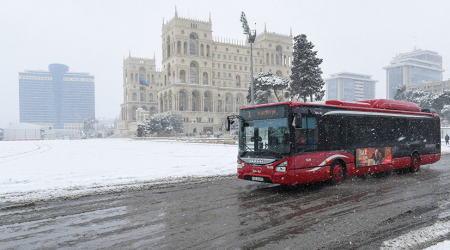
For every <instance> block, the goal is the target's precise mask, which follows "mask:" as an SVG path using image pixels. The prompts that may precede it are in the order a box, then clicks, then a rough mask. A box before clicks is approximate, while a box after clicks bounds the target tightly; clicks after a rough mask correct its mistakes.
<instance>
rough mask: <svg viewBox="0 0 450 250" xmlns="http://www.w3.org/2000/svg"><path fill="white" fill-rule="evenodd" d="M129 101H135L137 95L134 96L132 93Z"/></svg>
mask: <svg viewBox="0 0 450 250" xmlns="http://www.w3.org/2000/svg"><path fill="white" fill-rule="evenodd" d="M131 100H132V101H133V102H135V101H137V94H136V92H134V93H133V94H131Z"/></svg>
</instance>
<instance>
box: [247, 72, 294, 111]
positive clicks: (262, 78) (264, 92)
mask: <svg viewBox="0 0 450 250" xmlns="http://www.w3.org/2000/svg"><path fill="white" fill-rule="evenodd" d="M253 84H254V98H255V103H256V104H265V103H269V102H270V101H271V100H270V97H271V95H272V93H273V94H274V96H275V98H276V101H277V102H280V101H281V99H282V98H283V97H285V94H286V93H287V92H286V89H287V88H288V86H289V84H290V81H289V80H287V79H285V78H283V77H279V76H275V75H273V74H272V73H259V74H258V75H256V76H255V77H253ZM247 100H248V102H250V101H251V86H250V87H249V88H248V95H247Z"/></svg>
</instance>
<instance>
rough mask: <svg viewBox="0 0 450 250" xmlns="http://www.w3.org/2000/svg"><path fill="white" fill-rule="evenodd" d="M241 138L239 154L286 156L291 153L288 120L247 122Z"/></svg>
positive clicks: (242, 129) (244, 124)
mask: <svg viewBox="0 0 450 250" xmlns="http://www.w3.org/2000/svg"><path fill="white" fill-rule="evenodd" d="M242 125H243V126H242V127H241V131H240V132H241V135H240V137H239V140H240V142H239V154H240V155H241V156H242V155H243V154H245V153H248V152H254V153H267V154H275V155H279V154H286V153H289V152H290V145H291V143H290V141H291V139H290V133H289V127H288V119H287V118H278V119H265V120H253V121H245V122H244V123H243V124H242Z"/></svg>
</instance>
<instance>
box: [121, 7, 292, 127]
mask: <svg viewBox="0 0 450 250" xmlns="http://www.w3.org/2000/svg"><path fill="white" fill-rule="evenodd" d="M237 29H239V30H240V27H238V28H237ZM161 40H162V55H163V58H162V68H161V69H160V70H155V59H144V58H134V57H129V58H127V59H125V60H124V62H123V93H124V102H123V104H122V105H121V107H122V109H121V121H120V122H119V123H118V127H119V129H123V130H132V129H133V128H131V127H128V124H131V123H133V122H135V121H136V120H137V119H136V110H137V109H138V108H142V109H143V110H146V111H147V112H149V114H150V115H151V114H154V113H155V112H156V113H160V114H166V113H172V114H179V115H181V116H182V117H183V120H184V125H185V126H184V127H185V129H184V133H202V132H203V133H207V132H210V133H215V132H218V131H220V130H221V129H222V128H223V125H224V124H225V120H226V117H227V116H228V115H231V114H237V113H239V109H240V108H241V107H244V106H248V105H249V103H248V101H247V98H246V97H247V94H248V89H249V86H250V82H251V74H250V66H251V57H250V44H249V43H247V42H245V41H239V40H234V39H228V38H217V37H213V29H212V21H211V17H210V18H209V20H207V21H200V20H195V19H190V18H183V17H179V16H178V13H177V12H176V11H175V16H174V17H173V18H172V19H171V20H169V21H167V22H164V20H163V25H162V36H161ZM292 51H293V37H292V31H291V34H289V35H284V34H277V33H274V32H268V31H267V30H266V29H264V31H263V32H260V33H258V34H257V36H256V40H255V42H254V44H253V74H254V75H257V74H258V73H260V72H272V73H273V74H274V75H277V76H282V77H284V78H287V79H289V76H290V74H291V65H292ZM141 81H142V82H141Z"/></svg>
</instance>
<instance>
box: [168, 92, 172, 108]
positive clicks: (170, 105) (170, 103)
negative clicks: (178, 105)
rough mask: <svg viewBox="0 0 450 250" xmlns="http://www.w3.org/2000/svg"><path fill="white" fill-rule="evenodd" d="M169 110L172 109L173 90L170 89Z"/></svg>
mask: <svg viewBox="0 0 450 250" xmlns="http://www.w3.org/2000/svg"><path fill="white" fill-rule="evenodd" d="M168 99H169V100H168V101H169V110H172V90H169V98H168Z"/></svg>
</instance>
